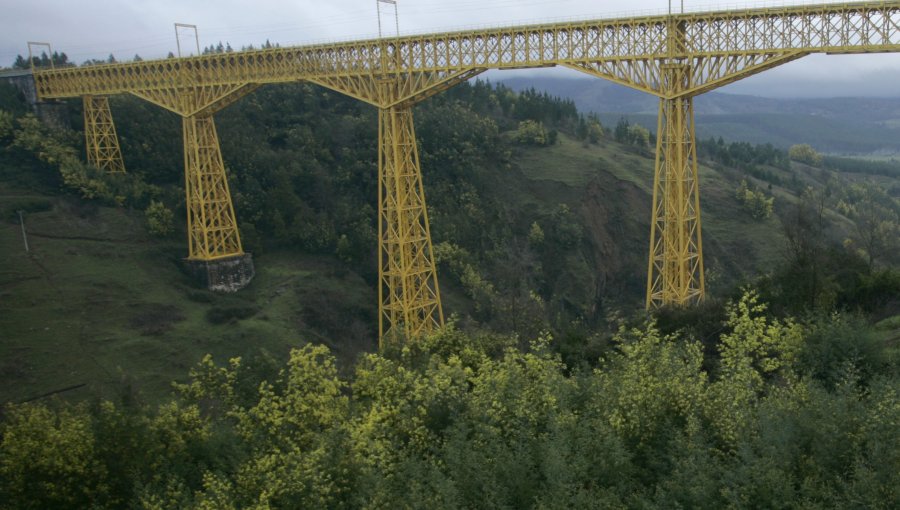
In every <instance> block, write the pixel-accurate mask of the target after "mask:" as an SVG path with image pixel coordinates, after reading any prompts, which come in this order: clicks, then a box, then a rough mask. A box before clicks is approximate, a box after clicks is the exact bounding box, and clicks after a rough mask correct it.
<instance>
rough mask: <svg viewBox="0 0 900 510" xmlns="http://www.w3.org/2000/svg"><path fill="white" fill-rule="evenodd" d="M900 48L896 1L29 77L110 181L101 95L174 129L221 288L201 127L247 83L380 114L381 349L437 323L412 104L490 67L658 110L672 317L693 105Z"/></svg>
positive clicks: (690, 222) (219, 210)
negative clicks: (66, 105)
mask: <svg viewBox="0 0 900 510" xmlns="http://www.w3.org/2000/svg"><path fill="white" fill-rule="evenodd" d="M898 51H900V1H898V0H894V1H884V2H853V3H842V4H824V5H821V4H820V5H799V6H782V7H772V8H756V9H740V10H732V11H711V12H696V13H683V14H673V15H660V16H638V17H630V18H616V19H600V20H587V21H574V22H564V23H551V24H541V25H528V26H513V27H504V28H494V29H479V30H468V31H461V32H449V33H434V34H421V35H412V36H404V37H396V38H388V39H376V40H361V41H348V42H339V43H333V44H320V45H311V46H296V47H284V48H271V49H265V50H258V51H246V52H237V53H224V54H212V55H204V56H199V57H188V58H177V59H176V58H172V59H165V60H147V61H142V62H130V63H121V64H109V65H99V66H89V67H74V68H57V69H48V70H38V71H35V72H34V79H35V87H36V90H37V95H38V97H39V98H40V99H56V98H67V97H84V98H85V132H86V142H87V145H88V158H89V161H91V162H92V163H93V164H95V165H97V166H98V167H101V168H106V169H107V170H108V171H111V172H121V171H124V166H123V165H121V154H120V151H119V149H118V142H117V141H115V128H114V126H113V124H112V117H111V116H110V115H109V106H108V103H107V102H106V101H105V98H106V97H107V96H110V95H114V94H122V93H130V94H133V95H136V96H138V97H141V98H144V99H146V100H148V101H151V102H154V103H156V104H158V105H160V106H162V107H164V108H167V109H169V110H171V111H173V112H175V113H177V114H179V115H181V116H182V118H183V119H184V137H185V144H184V145H185V178H186V181H185V182H186V184H185V189H186V193H187V199H188V209H189V213H188V231H189V257H188V259H189V260H192V261H196V262H197V263H198V264H199V265H200V267H202V268H205V269H204V270H205V271H206V272H207V274H208V275H209V276H214V278H212V280H215V281H216V282H219V283H222V284H223V286H222V290H234V289H237V288H240V287H241V286H242V285H245V284H246V282H247V281H249V277H252V262H250V259H249V254H245V253H244V252H243V250H242V248H241V243H240V235H239V232H238V229H237V223H236V221H235V217H234V209H233V207H232V204H231V196H230V193H229V190H228V183H227V177H226V175H225V169H224V164H223V163H222V158H221V151H220V149H219V144H218V139H217V136H216V133H215V126H214V124H213V120H212V115H213V114H214V113H215V112H216V111H218V110H220V109H221V108H223V107H225V106H227V105H228V104H230V103H231V102H233V101H235V100H237V99H238V98H240V97H242V96H243V95H244V94H246V93H249V92H251V91H252V90H254V89H255V88H256V87H257V86H260V85H262V84H266V83H282V82H291V81H308V82H312V83H317V84H319V85H322V86H324V87H327V88H330V89H332V90H336V91H338V92H341V93H343V94H346V95H349V96H351V97H354V98H356V99H359V100H362V101H365V102H367V103H369V104H371V105H373V106H375V107H376V108H378V109H379V156H378V169H379V170H378V171H379V179H378V182H379V190H378V196H379V198H378V199H379V207H378V220H377V221H378V227H379V282H380V283H379V338H380V339H381V340H384V339H393V338H398V339H412V338H414V337H417V336H419V335H421V334H423V333H425V332H427V331H430V330H432V329H434V328H436V327H439V326H440V325H442V324H443V310H442V308H441V299H440V291H439V287H438V279H437V274H436V271H435V266H434V257H433V253H432V248H431V236H430V231H429V226H428V211H427V207H426V205H425V193H424V188H423V185H422V176H421V168H420V165H419V158H418V150H417V148H416V142H415V129H414V127H413V120H412V110H411V108H412V106H413V105H414V104H415V103H417V102H419V101H421V100H422V99H424V98H426V97H429V96H430V95H432V94H436V93H439V92H441V91H443V90H445V89H447V88H449V87H452V86H453V85H456V84H458V83H460V82H461V81H464V80H467V79H469V78H471V77H473V76H475V75H477V74H478V73H480V72H483V71H484V70H486V69H501V70H502V69H521V68H537V67H552V66H557V65H558V66H565V67H568V68H571V69H575V70H578V71H580V72H584V73H588V74H590V75H593V76H597V77H600V78H604V79H607V80H611V81H613V82H616V83H619V84H622V85H625V86H628V87H631V88H634V89H637V90H640V91H643V92H646V93H649V94H653V95H655V96H657V97H659V98H660V108H659V124H658V132H657V148H656V165H655V175H654V183H653V202H652V205H651V211H652V212H651V218H650V245H649V246H650V249H649V253H648V271H647V293H646V305H647V307H648V308H655V307H659V306H668V305H676V306H681V305H690V304H693V303H696V302H698V301H700V300H702V299H703V297H704V294H705V292H706V289H705V283H704V266H703V242H702V228H701V214H700V189H699V182H700V179H699V172H698V165H697V147H696V136H695V132H694V111H693V98H694V97H696V96H698V95H700V94H703V93H705V92H708V91H711V90H713V89H716V88H718V87H721V86H723V85H727V84H729V83H733V82H735V81H737V80H740V79H742V78H745V77H747V76H751V75H753V74H756V73H760V72H763V71H765V70H767V69H770V68H772V67H775V66H778V65H781V64H784V63H787V62H790V61H793V60H796V59H798V58H801V57H803V56H806V55H809V54H811V53H827V54H854V53H875V52H898ZM211 269H212V270H213V272H212V273H211V272H210V270H211ZM218 269H222V271H218ZM213 273H215V275H213ZM222 275H230V276H227V277H226V276H222ZM248 275H249V277H248Z"/></svg>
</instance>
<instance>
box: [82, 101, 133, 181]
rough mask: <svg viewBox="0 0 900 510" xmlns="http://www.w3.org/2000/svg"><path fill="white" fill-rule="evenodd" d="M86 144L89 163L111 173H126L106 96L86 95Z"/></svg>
mask: <svg viewBox="0 0 900 510" xmlns="http://www.w3.org/2000/svg"><path fill="white" fill-rule="evenodd" d="M84 145H85V147H86V149H87V160H88V163H90V164H91V165H94V166H95V167H97V168H99V169H101V170H106V171H107V172H109V173H125V164H124V163H123V162H122V151H121V149H120V148H119V139H118V138H117V137H116V125H115V124H114V123H113V118H112V113H111V112H110V110H109V98H108V97H106V96H84Z"/></svg>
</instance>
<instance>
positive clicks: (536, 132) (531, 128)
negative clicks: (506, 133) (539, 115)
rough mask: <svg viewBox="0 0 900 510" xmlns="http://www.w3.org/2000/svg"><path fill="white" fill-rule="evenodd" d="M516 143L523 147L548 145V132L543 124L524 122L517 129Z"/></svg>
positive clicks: (530, 121) (531, 121)
mask: <svg viewBox="0 0 900 510" xmlns="http://www.w3.org/2000/svg"><path fill="white" fill-rule="evenodd" d="M515 139H516V143H519V144H521V145H548V143H547V130H546V129H544V124H543V123H542V122H537V121H533V120H523V121H522V122H519V127H518V129H516V135H515Z"/></svg>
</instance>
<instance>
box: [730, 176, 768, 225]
mask: <svg viewBox="0 0 900 510" xmlns="http://www.w3.org/2000/svg"><path fill="white" fill-rule="evenodd" d="M735 198H737V199H738V201H739V202H740V203H741V205H742V206H743V207H744V209H746V210H747V211H749V212H750V215H751V216H753V218H754V219H757V220H764V219H766V218H768V217H769V216H771V215H772V209H773V207H774V204H775V197H768V198H767V197H766V194H765V193H763V191H762V190H759V191H756V190H753V189H751V188H750V187H749V186H748V185H747V181H746V180H742V181H741V184H740V186H738V188H737V190H736V191H735Z"/></svg>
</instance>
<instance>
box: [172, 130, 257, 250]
mask: <svg viewBox="0 0 900 510" xmlns="http://www.w3.org/2000/svg"><path fill="white" fill-rule="evenodd" d="M182 124H183V130H184V170H185V183H184V189H185V194H186V199H187V210H188V214H187V216H188V244H189V252H188V253H189V256H188V259H191V260H207V261H208V260H216V259H220V258H224V257H231V256H235V255H243V253H244V250H243V248H242V246H241V236H240V234H239V233H238V228H237V221H235V216H234V207H233V206H232V204H231V193H230V192H229V190H228V178H227V176H226V175H225V164H224V163H223V162H222V151H221V149H220V147H219V138H218V136H217V135H216V126H215V123H214V122H213V118H212V115H193V116H190V117H183V119H182Z"/></svg>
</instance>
